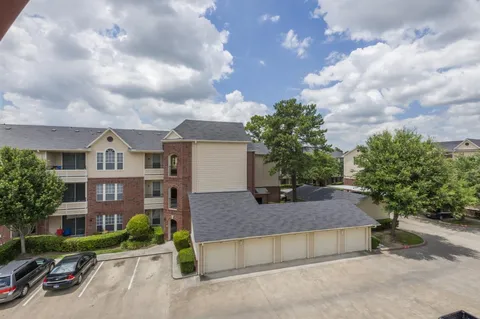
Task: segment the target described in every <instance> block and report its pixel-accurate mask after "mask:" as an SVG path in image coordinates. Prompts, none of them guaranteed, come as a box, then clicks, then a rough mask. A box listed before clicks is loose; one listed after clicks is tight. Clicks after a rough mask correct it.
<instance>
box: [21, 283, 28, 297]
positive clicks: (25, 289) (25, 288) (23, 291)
mask: <svg viewBox="0 0 480 319" xmlns="http://www.w3.org/2000/svg"><path fill="white" fill-rule="evenodd" d="M29 289H30V287H28V285H25V286H24V287H23V288H22V293H21V295H20V296H21V297H22V298H23V297H25V296H26V295H27V294H28V290H29Z"/></svg>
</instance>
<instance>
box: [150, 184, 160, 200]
mask: <svg viewBox="0 0 480 319" xmlns="http://www.w3.org/2000/svg"><path fill="white" fill-rule="evenodd" d="M152 184H153V192H152V195H153V197H162V183H161V182H153V183H152Z"/></svg>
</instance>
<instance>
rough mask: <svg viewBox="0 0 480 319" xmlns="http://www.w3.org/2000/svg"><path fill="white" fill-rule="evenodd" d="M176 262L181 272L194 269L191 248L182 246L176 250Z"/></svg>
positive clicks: (193, 255)
mask: <svg viewBox="0 0 480 319" xmlns="http://www.w3.org/2000/svg"><path fill="white" fill-rule="evenodd" d="M178 262H179V263H180V270H181V272H182V274H189V273H192V272H194V271H195V254H194V252H193V249H192V248H184V249H182V250H180V251H179V252H178Z"/></svg>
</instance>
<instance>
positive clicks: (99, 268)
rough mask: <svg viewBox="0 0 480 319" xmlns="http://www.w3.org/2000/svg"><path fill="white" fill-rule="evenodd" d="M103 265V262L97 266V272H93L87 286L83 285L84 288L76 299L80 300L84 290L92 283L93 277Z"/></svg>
mask: <svg viewBox="0 0 480 319" xmlns="http://www.w3.org/2000/svg"><path fill="white" fill-rule="evenodd" d="M102 265H103V261H102V262H101V263H100V265H99V266H98V268H97V270H95V272H94V273H93V275H92V277H90V280H89V281H88V282H87V284H86V285H85V287H83V290H82V292H81V293H80V294H79V295H78V298H80V297H81V296H82V295H83V293H84V292H85V290H86V289H87V287H88V285H90V283H91V282H92V280H93V277H95V275H96V274H97V272H98V271H99V270H100V268H101V267H102Z"/></svg>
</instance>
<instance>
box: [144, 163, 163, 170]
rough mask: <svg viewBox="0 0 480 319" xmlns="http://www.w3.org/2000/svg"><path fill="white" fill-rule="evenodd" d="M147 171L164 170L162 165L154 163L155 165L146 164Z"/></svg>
mask: <svg viewBox="0 0 480 319" xmlns="http://www.w3.org/2000/svg"><path fill="white" fill-rule="evenodd" d="M145 168H146V169H160V168H163V164H162V163H153V164H145Z"/></svg>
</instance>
